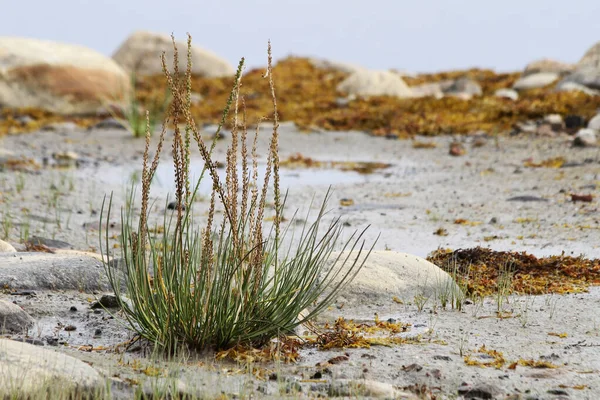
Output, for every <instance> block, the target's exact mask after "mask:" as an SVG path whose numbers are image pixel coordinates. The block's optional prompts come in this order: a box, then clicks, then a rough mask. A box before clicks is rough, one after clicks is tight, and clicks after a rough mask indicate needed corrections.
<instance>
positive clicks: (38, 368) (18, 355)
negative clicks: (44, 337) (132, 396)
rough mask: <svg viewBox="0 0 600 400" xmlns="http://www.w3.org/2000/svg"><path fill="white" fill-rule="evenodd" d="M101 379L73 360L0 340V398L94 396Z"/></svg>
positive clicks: (21, 344) (90, 369) (23, 344)
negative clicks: (74, 394) (72, 394)
mask: <svg viewBox="0 0 600 400" xmlns="http://www.w3.org/2000/svg"><path fill="white" fill-rule="evenodd" d="M104 385H105V383H104V379H102V377H101V375H100V374H99V373H98V371H96V370H95V369H94V368H92V367H91V366H89V365H88V364H86V363H84V362H83V361H80V360H77V359H76V358H74V357H71V356H68V355H66V354H62V353H59V352H56V351H53V350H49V349H45V348H44V347H40V346H34V345H31V344H28V343H23V342H17V341H13V340H8V339H0V398H4V397H7V398H13V397H15V398H62V397H63V396H61V394H65V393H68V391H75V390H77V392H78V393H79V394H82V395H84V394H88V395H89V394H98V393H101V391H102V390H103V388H104Z"/></svg>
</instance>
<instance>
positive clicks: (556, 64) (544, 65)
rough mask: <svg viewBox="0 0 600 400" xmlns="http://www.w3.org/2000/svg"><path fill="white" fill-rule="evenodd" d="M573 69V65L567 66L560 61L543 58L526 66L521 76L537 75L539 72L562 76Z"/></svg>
mask: <svg viewBox="0 0 600 400" xmlns="http://www.w3.org/2000/svg"><path fill="white" fill-rule="evenodd" d="M574 69H575V66H574V65H573V64H567V63H564V62H561V61H556V60H551V59H549V58H543V59H541V60H536V61H533V62H531V63H529V64H527V66H526V67H525V70H524V71H523V75H524V76H527V75H532V74H537V73H539V72H551V73H555V74H559V75H561V76H563V75H567V74H569V73H570V72H572V71H573V70H574Z"/></svg>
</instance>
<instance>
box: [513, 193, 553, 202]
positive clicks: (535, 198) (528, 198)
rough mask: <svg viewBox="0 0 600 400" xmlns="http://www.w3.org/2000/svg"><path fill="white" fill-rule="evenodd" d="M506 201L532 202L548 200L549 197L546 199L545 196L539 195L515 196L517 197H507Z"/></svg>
mask: <svg viewBox="0 0 600 400" xmlns="http://www.w3.org/2000/svg"><path fill="white" fill-rule="evenodd" d="M506 201H522V202H531V201H548V199H544V198H543V197H538V196H529V195H526V196H515V197H511V198H509V199H506Z"/></svg>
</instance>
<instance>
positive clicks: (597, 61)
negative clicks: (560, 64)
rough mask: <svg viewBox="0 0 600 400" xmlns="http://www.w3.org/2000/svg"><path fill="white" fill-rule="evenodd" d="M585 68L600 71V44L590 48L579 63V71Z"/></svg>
mask: <svg viewBox="0 0 600 400" xmlns="http://www.w3.org/2000/svg"><path fill="white" fill-rule="evenodd" d="M585 67H591V68H596V69H600V42H597V43H596V44H594V45H593V46H592V47H590V48H589V49H588V51H586V52H585V54H584V55H583V57H581V60H579V62H578V63H577V69H579V68H585Z"/></svg>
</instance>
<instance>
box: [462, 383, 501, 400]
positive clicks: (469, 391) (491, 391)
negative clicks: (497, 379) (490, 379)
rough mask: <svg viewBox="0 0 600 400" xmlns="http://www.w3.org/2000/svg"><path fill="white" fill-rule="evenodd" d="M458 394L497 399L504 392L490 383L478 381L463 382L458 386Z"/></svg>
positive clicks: (475, 397) (467, 397)
mask: <svg viewBox="0 0 600 400" xmlns="http://www.w3.org/2000/svg"><path fill="white" fill-rule="evenodd" d="M458 394H459V395H461V396H463V397H464V398H465V399H496V398H498V396H500V395H501V394H502V390H500V388H498V387H497V386H494V385H492V384H489V383H478V384H475V385H470V384H467V383H463V384H462V385H461V386H460V387H459V388H458Z"/></svg>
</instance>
